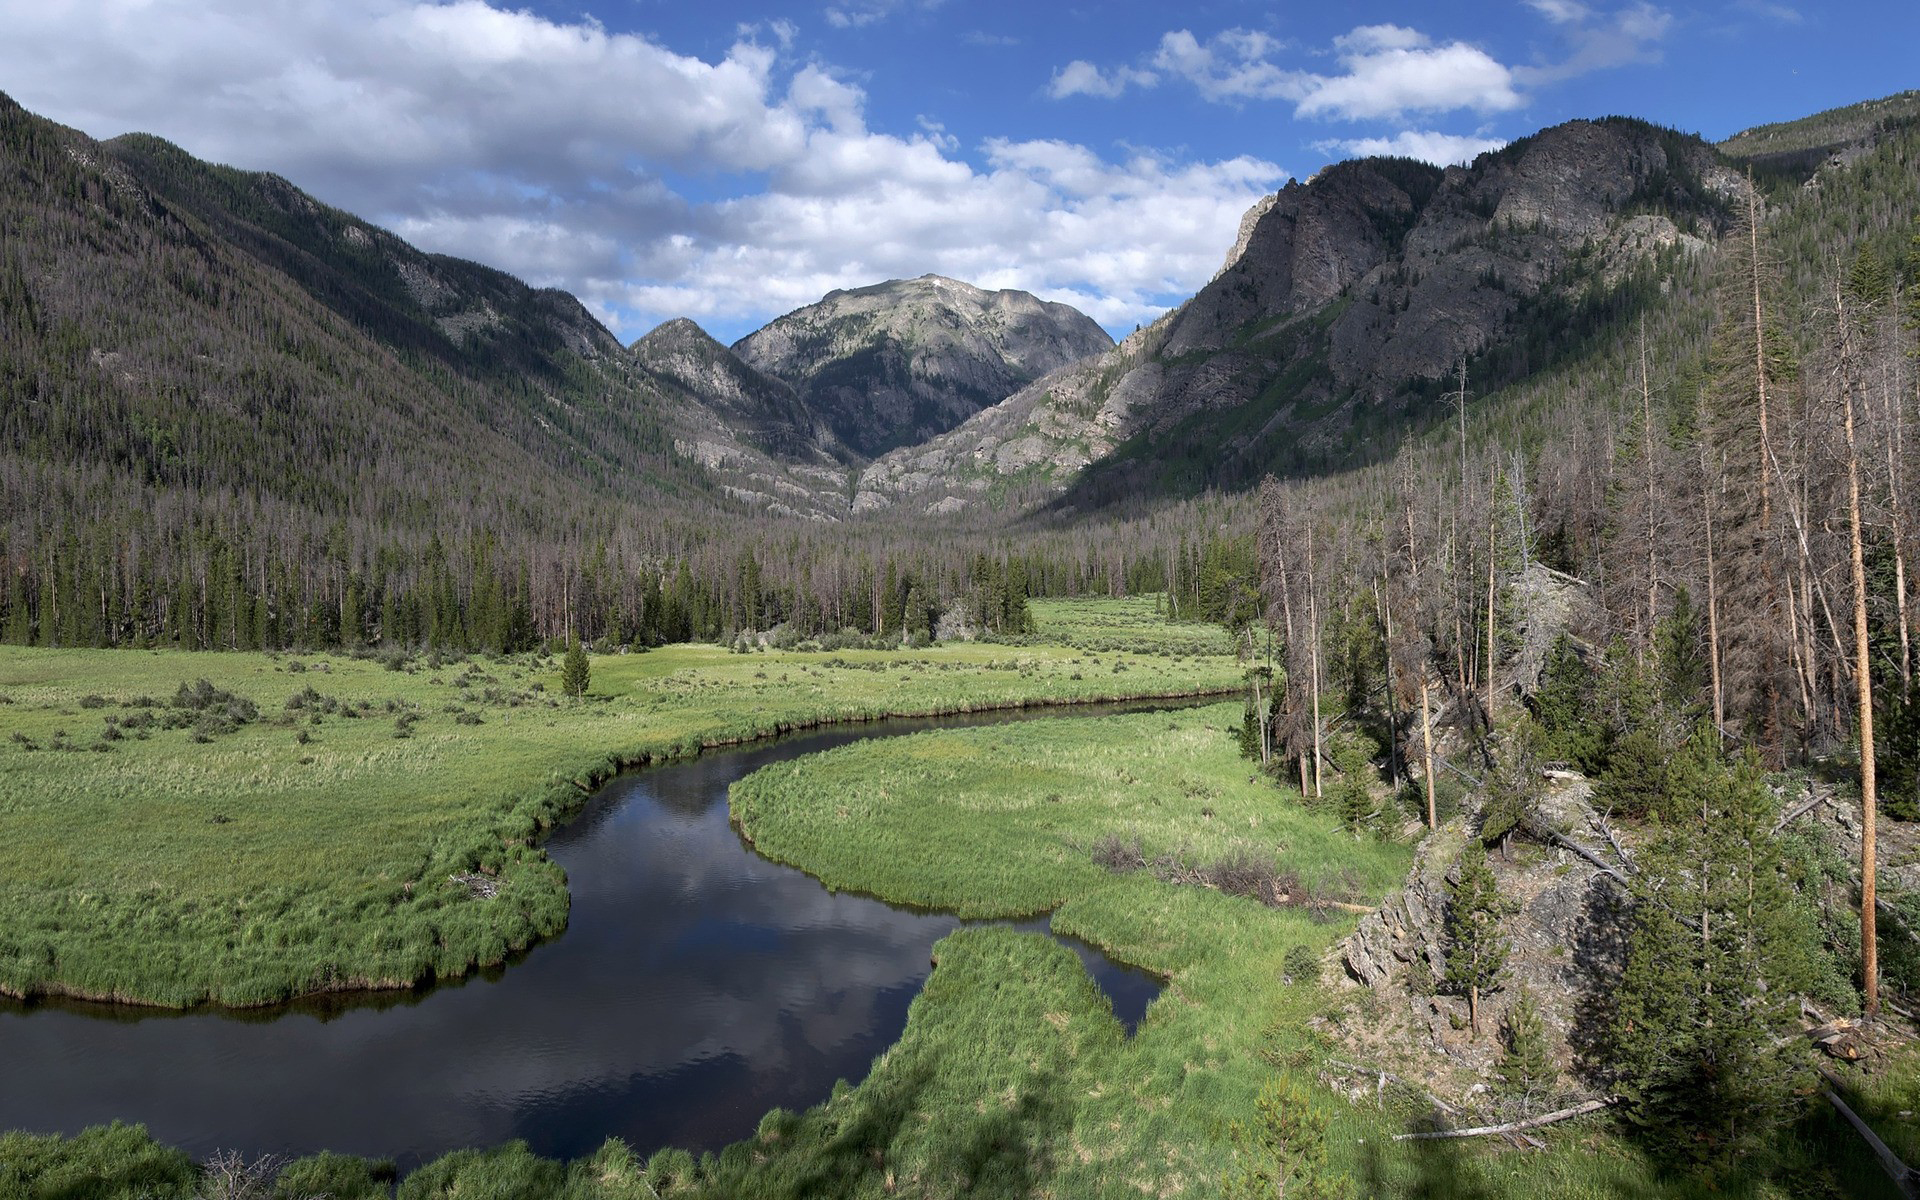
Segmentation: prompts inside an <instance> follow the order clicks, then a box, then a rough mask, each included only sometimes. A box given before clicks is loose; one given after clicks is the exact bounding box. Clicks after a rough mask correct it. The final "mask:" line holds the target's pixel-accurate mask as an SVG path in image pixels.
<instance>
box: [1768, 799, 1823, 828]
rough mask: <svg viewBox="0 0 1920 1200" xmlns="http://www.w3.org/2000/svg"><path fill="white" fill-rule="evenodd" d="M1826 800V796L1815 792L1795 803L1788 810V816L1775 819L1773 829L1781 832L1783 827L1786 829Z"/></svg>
mask: <svg viewBox="0 0 1920 1200" xmlns="http://www.w3.org/2000/svg"><path fill="white" fill-rule="evenodd" d="M1825 800H1826V797H1825V796H1822V795H1819V794H1815V795H1814V796H1812V797H1811V798H1809V799H1807V800H1805V801H1803V802H1801V803H1799V804H1796V805H1794V806H1793V807H1792V808H1790V809H1788V810H1787V815H1786V816H1784V817H1781V818H1780V819H1779V820H1778V821H1775V822H1774V823H1773V831H1774V832H1775V833H1779V832H1780V831H1781V830H1782V829H1785V828H1786V827H1787V826H1788V825H1790V824H1792V823H1793V822H1795V821H1797V820H1799V819H1800V818H1801V817H1803V816H1805V815H1807V814H1808V813H1810V812H1812V811H1813V810H1814V809H1816V808H1818V807H1820V805H1821V803H1822V802H1823V801H1825Z"/></svg>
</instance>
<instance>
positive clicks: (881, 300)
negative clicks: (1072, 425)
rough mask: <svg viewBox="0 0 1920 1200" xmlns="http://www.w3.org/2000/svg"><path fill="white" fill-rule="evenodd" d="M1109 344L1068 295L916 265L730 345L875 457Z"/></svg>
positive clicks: (947, 426) (856, 448)
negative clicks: (990, 287) (916, 272)
mask: <svg viewBox="0 0 1920 1200" xmlns="http://www.w3.org/2000/svg"><path fill="white" fill-rule="evenodd" d="M1112 344H1113V341H1112V339H1111V338H1109V337H1108V336H1107V335H1106V332H1105V331H1104V330H1102V329H1101V328H1100V327H1099V326H1098V325H1096V324H1095V323H1094V322H1093V321H1092V320H1091V319H1090V318H1088V317H1087V316H1085V315H1084V314H1082V313H1080V312H1079V311H1077V310H1075V309H1073V308H1071V307H1069V306H1067V305H1064V304H1056V303H1050V302H1048V301H1044V300H1041V299H1040V298H1038V297H1037V296H1034V295H1032V294H1031V293H1028V292H1022V291H1016V290H1010V289H1003V290H999V291H987V290H986V289H984V288H979V287H975V286H974V285H972V284H970V283H965V282H962V281H960V280H956V279H948V278H946V277H945V276H941V275H922V276H920V277H919V278H917V279H895V280H888V281H887V282H885V283H877V284H873V285H871V286H868V287H861V288H850V289H843V290H840V291H835V292H832V293H830V294H829V295H827V296H826V297H825V298H824V299H822V300H821V301H820V302H819V303H817V304H811V305H808V306H807V307H805V308H802V309H798V310H796V311H794V312H791V313H788V314H787V315H786V316H784V317H780V318H779V319H777V320H775V321H773V322H771V323H769V324H768V325H767V326H766V327H765V328H763V329H761V330H759V331H757V332H755V333H752V334H749V335H748V336H747V337H745V338H742V339H741V340H740V341H738V342H736V343H734V345H733V352H734V353H735V354H736V355H738V356H739V358H740V359H741V360H742V361H743V362H745V363H747V364H749V365H751V366H753V367H754V368H756V369H758V370H760V371H762V372H764V373H766V374H768V375H770V376H773V377H774V378H777V379H781V380H784V381H785V382H786V383H788V384H789V385H791V386H792V387H793V388H794V389H795V391H796V392H797V393H798V394H799V396H800V398H801V400H802V402H803V403H804V404H805V406H806V407H807V409H808V410H809V411H810V412H812V413H813V414H815V415H816V416H817V417H819V418H820V419H821V420H822V421H823V422H824V423H825V424H826V426H827V427H828V428H829V429H831V430H832V431H833V433H834V434H835V435H836V436H837V437H838V438H839V440H840V441H841V442H842V443H843V444H844V445H846V446H847V447H848V448H849V449H850V450H852V451H853V452H854V453H855V454H858V455H861V456H864V457H873V456H875V455H878V454H881V453H884V452H886V451H887V450H890V449H893V448H894V447H897V446H902V445H911V444H913V443H916V442H921V441H925V440H926V439H927V438H930V437H934V436H937V435H938V434H941V433H944V432H945V431H947V430H948V429H951V428H953V427H954V426H955V425H958V424H959V423H960V422H962V421H964V420H965V419H967V418H968V417H969V416H972V415H973V414H974V413H976V412H978V411H980V410H981V409H982V408H985V407H987V406H989V405H992V404H997V403H999V402H1000V401H1001V400H1003V399H1005V398H1006V397H1007V396H1009V395H1011V394H1013V393H1014V392H1016V391H1018V390H1019V389H1020V388H1021V387H1023V386H1025V385H1026V384H1028V383H1030V382H1032V381H1033V380H1035V379H1037V378H1039V377H1040V376H1042V375H1044V374H1046V373H1047V372H1048V371H1051V370H1054V369H1056V368H1058V367H1061V366H1064V365H1065V364H1067V363H1070V362H1074V361H1076V360H1078V359H1081V358H1084V357H1086V356H1088V355H1091V354H1097V353H1099V352H1101V351H1103V350H1106V349H1107V348H1108V347H1110V346H1111V345H1112Z"/></svg>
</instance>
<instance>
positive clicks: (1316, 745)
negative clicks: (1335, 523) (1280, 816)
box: [1307, 524, 1321, 800]
mask: <svg viewBox="0 0 1920 1200" xmlns="http://www.w3.org/2000/svg"><path fill="white" fill-rule="evenodd" d="M1316 579H1317V577H1316V575H1315V573H1314V567H1313V526H1312V525H1311V524H1308V526H1307V625H1308V627H1309V628H1308V635H1309V636H1310V637H1311V638H1312V639H1313V640H1312V642H1311V643H1310V644H1311V647H1312V655H1313V680H1312V687H1313V798H1314V799H1315V800H1318V799H1320V798H1321V791H1320V607H1319V604H1320V602H1319V599H1318V598H1317V597H1316V596H1315V593H1316V592H1317V591H1318V590H1319V588H1318V586H1317V582H1316Z"/></svg>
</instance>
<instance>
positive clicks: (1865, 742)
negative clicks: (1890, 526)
mask: <svg viewBox="0 0 1920 1200" xmlns="http://www.w3.org/2000/svg"><path fill="white" fill-rule="evenodd" d="M1834 300H1835V303H1836V306H1837V309H1838V311H1837V312H1836V314H1835V315H1836V317H1837V318H1838V320H1839V322H1840V397H1841V402H1842V406H1843V407H1844V409H1845V413H1846V429H1847V533H1848V540H1849V541H1850V543H1851V550H1852V559H1853V654H1854V681H1853V682H1854V687H1855V690H1856V694H1857V695H1858V697H1859V699H1858V701H1857V703H1858V706H1859V724H1860V976H1861V990H1862V991H1863V992H1864V993H1865V995H1866V1015H1867V1016H1868V1017H1870V1018H1871V1017H1873V1016H1876V1015H1877V1014H1878V1013H1879V1011H1880V947H1879V944H1878V942H1879V939H1878V936H1877V933H1878V931H1877V930H1876V929H1875V927H1874V926H1875V919H1876V915H1875V912H1874V903H1873V902H1874V892H1875V890H1876V888H1875V880H1874V874H1875V871H1876V869H1877V868H1876V864H1875V862H1874V857H1875V846H1874V834H1875V831H1874V821H1875V815H1876V814H1875V809H1876V808H1877V796H1876V795H1875V791H1876V789H1875V782H1876V781H1875V779H1874V762H1873V671H1872V660H1871V658H1870V657H1869V649H1868V645H1867V563H1866V553H1865V549H1864V539H1863V538H1862V536H1861V531H1860V452H1859V447H1858V445H1857V443H1856V441H1855V438H1854V421H1853V379H1852V363H1851V362H1850V359H1851V357H1852V354H1851V351H1852V335H1851V330H1850V329H1849V327H1848V321H1849V318H1848V315H1847V305H1846V297H1845V296H1844V295H1843V294H1841V293H1840V291H1839V288H1838V287H1837V286H1836V288H1835V289H1834Z"/></svg>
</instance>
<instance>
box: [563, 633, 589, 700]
mask: <svg viewBox="0 0 1920 1200" xmlns="http://www.w3.org/2000/svg"><path fill="white" fill-rule="evenodd" d="M589 676H590V670H589V668H588V666H587V651H586V648H585V647H583V646H582V645H581V644H580V639H579V638H577V637H576V638H574V639H572V640H571V641H569V642H568V643H567V656H566V658H565V659H564V660H562V662H561V664H560V690H561V691H563V692H565V693H566V694H567V695H569V696H575V697H578V696H584V695H586V693H587V685H588V683H589Z"/></svg>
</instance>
